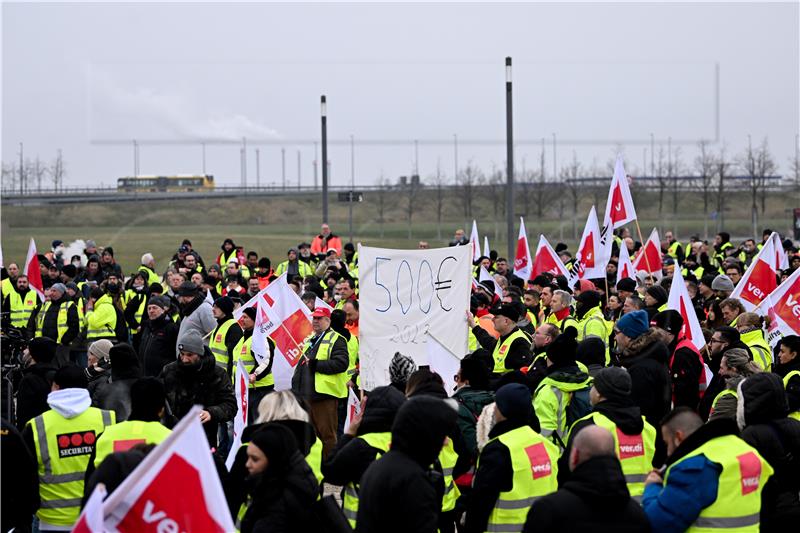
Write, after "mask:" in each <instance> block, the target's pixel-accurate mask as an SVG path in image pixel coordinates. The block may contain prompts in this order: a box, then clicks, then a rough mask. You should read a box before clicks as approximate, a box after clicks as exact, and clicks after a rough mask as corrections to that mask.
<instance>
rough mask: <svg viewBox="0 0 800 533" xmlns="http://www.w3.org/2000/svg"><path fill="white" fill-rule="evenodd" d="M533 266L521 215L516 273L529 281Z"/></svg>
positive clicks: (515, 265)
mask: <svg viewBox="0 0 800 533" xmlns="http://www.w3.org/2000/svg"><path fill="white" fill-rule="evenodd" d="M509 237H510V235H509ZM532 266H533V261H532V260H531V248H530V246H528V234H527V232H526V231H525V221H524V220H523V219H522V217H519V237H517V254H516V257H514V275H515V276H518V277H520V278H522V279H523V280H525V281H528V280H529V279H531V267H532Z"/></svg>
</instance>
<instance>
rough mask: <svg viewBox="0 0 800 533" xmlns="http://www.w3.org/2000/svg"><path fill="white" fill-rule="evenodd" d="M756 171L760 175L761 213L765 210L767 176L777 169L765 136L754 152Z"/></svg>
mask: <svg viewBox="0 0 800 533" xmlns="http://www.w3.org/2000/svg"><path fill="white" fill-rule="evenodd" d="M756 162H757V165H756V166H757V172H758V174H759V176H760V177H761V178H760V179H761V182H762V183H761V214H762V215H763V214H764V212H765V211H766V210H767V185H768V181H769V180H768V178H769V177H770V176H772V175H773V174H774V173H775V171H777V170H778V165H777V164H776V163H775V158H774V157H773V156H772V153H771V152H770V151H769V144H768V142H767V138H766V137H764V139H763V140H762V141H761V146H759V147H758V150H757V152H756Z"/></svg>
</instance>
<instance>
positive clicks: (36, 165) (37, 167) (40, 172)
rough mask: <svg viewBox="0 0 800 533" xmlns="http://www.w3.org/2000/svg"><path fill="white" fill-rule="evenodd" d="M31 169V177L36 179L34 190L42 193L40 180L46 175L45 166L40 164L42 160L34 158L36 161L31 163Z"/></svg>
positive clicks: (46, 168) (46, 169)
mask: <svg viewBox="0 0 800 533" xmlns="http://www.w3.org/2000/svg"><path fill="white" fill-rule="evenodd" d="M32 165H33V167H32V170H33V176H34V179H36V190H37V191H39V192H42V180H43V179H44V177H45V176H46V175H47V173H48V170H49V169H48V167H47V165H45V164H43V163H42V160H41V159H39V156H38V155H37V156H36V159H35V160H34V161H33V163H32Z"/></svg>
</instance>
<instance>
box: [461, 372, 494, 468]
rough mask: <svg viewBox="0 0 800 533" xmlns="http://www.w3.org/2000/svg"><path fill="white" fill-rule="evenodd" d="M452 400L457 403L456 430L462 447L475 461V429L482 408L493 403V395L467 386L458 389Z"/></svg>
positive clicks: (476, 443)
mask: <svg viewBox="0 0 800 533" xmlns="http://www.w3.org/2000/svg"><path fill="white" fill-rule="evenodd" d="M452 398H453V399H454V400H455V401H457V402H458V429H459V431H461V436H462V437H463V438H464V445H465V447H466V449H467V451H468V452H469V454H470V457H471V458H472V459H473V460H477V458H478V440H477V437H476V435H475V428H476V425H477V423H478V417H480V416H481V411H482V410H483V408H484V407H486V406H487V405H489V404H490V403H492V402H493V401H494V393H492V392H491V391H487V390H478V389H473V388H472V387H469V386H467V387H462V388H460V389H458V390H457V391H456V392H455V394H453V396H452Z"/></svg>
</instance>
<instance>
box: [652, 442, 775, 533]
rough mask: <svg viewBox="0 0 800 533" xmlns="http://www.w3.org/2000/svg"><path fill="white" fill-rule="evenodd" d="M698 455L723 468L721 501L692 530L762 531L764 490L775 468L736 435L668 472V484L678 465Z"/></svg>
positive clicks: (708, 444)
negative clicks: (672, 471)
mask: <svg viewBox="0 0 800 533" xmlns="http://www.w3.org/2000/svg"><path fill="white" fill-rule="evenodd" d="M697 455H704V456H705V457H706V459H708V460H709V461H711V462H713V463H717V464H718V465H720V466H721V467H722V473H721V474H720V476H719V488H718V489H717V499H716V500H715V501H714V503H712V504H711V505H709V506H708V507H706V508H705V509H703V510H702V511H701V512H700V516H698V517H697V520H695V522H694V524H692V526H691V527H690V528H689V529H688V531H689V532H692V533H706V532H709V533H710V532H715V531H726V532H729V531H733V532H745V531H748V532H749V531H753V532H756V531H758V530H759V523H760V520H759V515H760V512H761V491H762V490H764V484H765V483H766V482H767V480H768V479H769V478H770V476H772V473H773V470H772V467H771V466H770V465H769V463H767V462H766V461H765V460H764V458H763V457H761V455H759V453H758V452H757V451H756V450H755V448H752V447H751V446H750V445H748V444H747V443H746V442H744V441H743V440H742V439H740V438H739V437H737V436H735V435H725V436H723V437H718V438H716V439H713V440H710V441H708V442H706V443H705V444H703V445H702V446H700V447H699V448H697V449H696V450H694V451H693V452H691V453H689V454H688V455H687V456H686V457H684V458H682V459H680V460H679V461H677V462H676V463H674V464H673V465H672V466H670V467H669V468H668V469H667V472H666V475H665V476H664V483H665V484H666V483H669V474H670V471H671V470H672V469H673V468H674V467H675V465H677V464H680V463H681V462H682V461H685V460H686V459H688V458H690V457H695V456H697Z"/></svg>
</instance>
